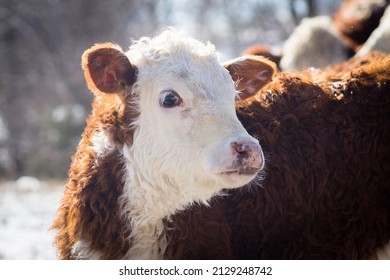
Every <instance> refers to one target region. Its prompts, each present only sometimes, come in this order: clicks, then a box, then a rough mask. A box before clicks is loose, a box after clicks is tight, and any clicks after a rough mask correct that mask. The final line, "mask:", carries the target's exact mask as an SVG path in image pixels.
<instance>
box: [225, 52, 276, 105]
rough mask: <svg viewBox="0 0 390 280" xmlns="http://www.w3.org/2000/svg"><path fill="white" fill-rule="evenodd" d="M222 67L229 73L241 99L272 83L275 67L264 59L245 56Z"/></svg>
mask: <svg viewBox="0 0 390 280" xmlns="http://www.w3.org/2000/svg"><path fill="white" fill-rule="evenodd" d="M223 66H224V67H225V68H226V69H227V70H228V71H229V73H230V75H231V76H232V79H233V81H234V82H235V84H236V89H237V91H238V92H239V96H240V98H241V99H245V98H248V97H250V96H253V95H255V94H256V93H257V92H258V91H259V90H260V89H261V88H262V87H264V86H265V85H266V84H268V83H269V82H271V81H272V78H273V76H274V74H275V72H276V65H275V63H273V62H272V61H270V60H268V59H267V58H265V57H261V56H255V55H247V56H242V57H239V58H236V59H233V60H230V61H228V62H225V63H224V64H223Z"/></svg>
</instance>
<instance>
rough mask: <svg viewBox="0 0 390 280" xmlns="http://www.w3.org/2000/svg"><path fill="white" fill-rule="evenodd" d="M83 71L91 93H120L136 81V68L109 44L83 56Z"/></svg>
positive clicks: (89, 51) (94, 48)
mask: <svg viewBox="0 0 390 280" xmlns="http://www.w3.org/2000/svg"><path fill="white" fill-rule="evenodd" d="M82 61H83V69H84V72H85V77H86V80H87V83H88V86H89V87H90V89H91V90H92V91H96V90H98V91H100V92H104V93H120V92H122V91H123V90H124V89H125V88H126V86H131V85H132V84H134V83H135V81H136V73H137V68H136V67H135V66H133V65H132V64H131V63H130V61H129V59H128V58H127V56H126V55H125V54H124V53H123V52H122V51H121V50H120V49H117V48H115V46H112V45H110V44H104V46H103V47H100V45H97V46H95V47H92V48H91V49H89V50H87V51H86V52H85V53H84V55H83V59H82Z"/></svg>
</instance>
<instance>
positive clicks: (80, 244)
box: [72, 240, 101, 260]
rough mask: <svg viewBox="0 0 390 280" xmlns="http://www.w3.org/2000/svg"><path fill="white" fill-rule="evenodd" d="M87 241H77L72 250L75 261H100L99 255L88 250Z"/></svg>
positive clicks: (88, 244)
mask: <svg viewBox="0 0 390 280" xmlns="http://www.w3.org/2000/svg"><path fill="white" fill-rule="evenodd" d="M90 247H91V246H90V242H89V241H82V240H79V241H77V242H76V243H75V244H74V245H73V248H72V255H73V256H74V258H75V259H80V260H98V259H100V256H101V253H99V252H96V251H93V250H91V249H90Z"/></svg>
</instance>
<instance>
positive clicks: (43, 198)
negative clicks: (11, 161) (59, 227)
mask: <svg viewBox="0 0 390 280" xmlns="http://www.w3.org/2000/svg"><path fill="white" fill-rule="evenodd" d="M62 192H63V184H61V183H56V184H54V185H53V184H47V183H43V182H41V181H39V180H37V179H36V178H33V177H22V178H19V179H18V180H17V181H14V182H2V183H1V184H0V259H6V260H36V259H38V260H49V259H56V252H55V249H54V247H53V245H52V244H53V238H54V232H53V231H49V230H48V229H49V227H50V225H51V223H52V221H53V219H54V216H55V212H56V210H57V207H58V205H59V202H60V199H61V195H62Z"/></svg>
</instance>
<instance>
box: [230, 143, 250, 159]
mask: <svg viewBox="0 0 390 280" xmlns="http://www.w3.org/2000/svg"><path fill="white" fill-rule="evenodd" d="M231 145H232V148H233V149H234V150H235V151H236V152H237V153H238V154H239V155H241V156H242V157H248V156H249V154H250V153H251V150H252V146H253V145H254V144H253V143H249V142H248V143H237V142H233V143H232V144H231Z"/></svg>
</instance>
